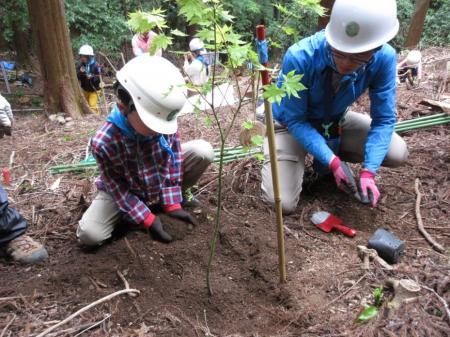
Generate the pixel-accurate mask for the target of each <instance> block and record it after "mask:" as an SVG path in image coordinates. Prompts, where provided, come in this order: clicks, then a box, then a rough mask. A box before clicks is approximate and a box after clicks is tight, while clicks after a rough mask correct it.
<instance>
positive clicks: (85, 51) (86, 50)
mask: <svg viewBox="0 0 450 337" xmlns="http://www.w3.org/2000/svg"><path fill="white" fill-rule="evenodd" d="M78 55H88V56H94V49H93V48H92V47H91V46H90V45H88V44H84V45H82V46H81V47H80V50H79V52H78Z"/></svg>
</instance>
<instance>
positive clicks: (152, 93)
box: [116, 54, 186, 134]
mask: <svg viewBox="0 0 450 337" xmlns="http://www.w3.org/2000/svg"><path fill="white" fill-rule="evenodd" d="M116 76H117V80H118V81H119V83H120V84H121V85H122V86H123V87H124V88H125V89H126V90H127V91H128V93H129V94H130V96H131V98H132V99H133V103H134V106H135V107H136V111H137V113H138V114H139V117H140V118H141V120H142V122H144V124H145V125H146V126H147V127H148V128H150V129H152V130H153V131H156V132H158V133H162V134H173V133H175V132H176V131H177V129H178V125H177V115H178V113H179V111H180V110H181V108H182V107H183V105H184V103H185V102H186V86H185V81H184V78H183V75H182V74H181V72H180V71H179V70H178V68H177V67H175V66H174V65H173V64H172V63H170V62H169V61H168V60H166V59H165V58H162V57H160V56H150V55H149V54H142V55H140V56H138V57H135V58H133V59H132V60H130V61H129V62H128V63H127V64H125V65H124V66H123V68H122V69H120V70H119V72H117V75H116Z"/></svg>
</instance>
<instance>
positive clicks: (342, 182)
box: [329, 156, 352, 192]
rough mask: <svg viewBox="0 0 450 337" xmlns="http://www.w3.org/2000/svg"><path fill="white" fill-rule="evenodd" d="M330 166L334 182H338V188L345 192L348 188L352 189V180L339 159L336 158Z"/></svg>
mask: <svg viewBox="0 0 450 337" xmlns="http://www.w3.org/2000/svg"><path fill="white" fill-rule="evenodd" d="M329 166H330V169H331V171H332V172H333V175H334V180H335V181H336V185H337V187H338V188H339V189H340V190H342V191H344V192H347V191H346V187H348V188H350V189H352V184H351V182H350V178H349V177H348V174H347V173H346V171H345V170H344V168H343V167H342V162H341V160H340V159H339V157H337V156H334V158H333V159H332V160H331V162H330V165H329Z"/></svg>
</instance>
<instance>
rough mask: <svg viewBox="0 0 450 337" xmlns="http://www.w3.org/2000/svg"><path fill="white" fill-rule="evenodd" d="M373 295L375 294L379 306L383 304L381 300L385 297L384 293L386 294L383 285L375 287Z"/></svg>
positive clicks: (376, 303) (374, 297)
mask: <svg viewBox="0 0 450 337" xmlns="http://www.w3.org/2000/svg"><path fill="white" fill-rule="evenodd" d="M372 295H373V299H374V301H375V305H376V306H377V307H379V306H380V304H381V300H382V299H383V295H384V288H383V286H379V287H378V288H375V289H374V290H373V292H372Z"/></svg>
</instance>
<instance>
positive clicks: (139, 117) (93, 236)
mask: <svg viewBox="0 0 450 337" xmlns="http://www.w3.org/2000/svg"><path fill="white" fill-rule="evenodd" d="M114 87H115V92H116V95H117V99H118V101H117V104H116V106H115V107H114V108H113V110H112V111H111V113H110V115H109V116H108V118H107V121H106V123H105V124H104V125H103V126H102V127H101V128H100V129H99V130H98V131H97V133H96V135H95V136H94V137H93V138H92V140H91V144H90V147H91V151H92V154H93V156H94V157H95V159H96V161H97V164H98V168H99V170H100V177H99V178H98V179H97V181H96V185H97V187H98V189H99V193H98V195H97V196H96V198H95V199H94V200H93V202H92V204H91V206H90V207H89V208H88V210H87V211H86V212H85V213H84V215H83V217H82V218H81V220H80V222H79V225H78V229H77V237H78V239H79V241H80V242H81V243H82V244H84V245H88V246H96V245H99V244H101V243H103V242H104V241H106V240H108V239H109V238H111V234H112V232H113V230H114V228H115V227H116V226H117V225H118V224H119V223H120V222H121V221H122V219H125V220H127V221H128V222H131V223H134V224H137V225H140V226H142V227H143V228H146V229H148V230H149V232H150V233H151V235H152V237H153V238H154V239H155V240H158V241H161V242H165V243H168V242H171V241H172V237H171V236H170V234H169V233H167V232H166V231H165V230H164V226H163V224H162V222H161V219H160V218H159V217H158V216H157V214H155V213H157V212H164V213H166V214H167V215H168V216H170V217H173V218H177V219H179V220H181V221H184V222H186V223H187V224H188V225H195V224H196V220H195V218H194V217H193V216H192V215H190V214H189V213H188V212H187V211H185V210H184V209H183V203H184V201H183V191H185V190H186V189H188V188H189V187H191V186H193V185H194V184H195V183H196V182H197V181H198V179H199V178H200V176H201V175H202V173H203V172H204V171H205V169H206V168H207V167H208V166H209V164H210V163H211V162H212V161H213V159H214V151H213V149H212V147H211V145H210V144H209V143H207V142H205V141H203V140H194V141H190V142H187V143H185V144H181V141H180V135H179V133H178V124H177V116H178V113H179V111H180V110H181V108H182V107H183V105H184V103H185V102H186V89H185V82H184V79H183V76H182V75H181V73H180V71H179V70H178V69H177V68H176V67H175V66H174V65H173V64H172V63H170V62H169V61H168V60H166V59H164V58H162V57H159V56H150V55H148V54H144V55H141V56H139V57H135V58H134V59H132V60H131V61H129V62H128V63H127V64H126V65H125V66H124V67H123V68H122V69H121V70H120V71H119V72H118V73H117V82H116V84H115V86H114Z"/></svg>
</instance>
